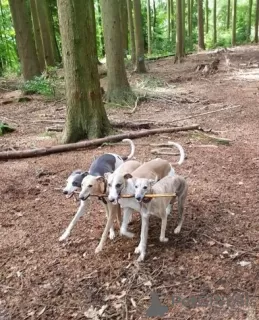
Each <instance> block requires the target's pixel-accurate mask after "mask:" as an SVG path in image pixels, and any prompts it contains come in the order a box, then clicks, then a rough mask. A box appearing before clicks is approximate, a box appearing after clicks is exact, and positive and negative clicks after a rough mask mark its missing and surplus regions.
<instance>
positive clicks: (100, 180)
mask: <svg viewBox="0 0 259 320" xmlns="http://www.w3.org/2000/svg"><path fill="white" fill-rule="evenodd" d="M96 181H98V182H105V181H104V177H102V176H98V177H96Z"/></svg>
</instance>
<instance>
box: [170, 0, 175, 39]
mask: <svg viewBox="0 0 259 320" xmlns="http://www.w3.org/2000/svg"><path fill="white" fill-rule="evenodd" d="M170 7H171V30H172V36H173V35H174V32H175V17H174V0H171V4H170ZM174 40H175V39H174Z"/></svg>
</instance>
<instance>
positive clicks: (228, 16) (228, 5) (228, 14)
mask: <svg viewBox="0 0 259 320" xmlns="http://www.w3.org/2000/svg"><path fill="white" fill-rule="evenodd" d="M230 12H231V1H230V0H228V4H227V29H229V28H230Z"/></svg>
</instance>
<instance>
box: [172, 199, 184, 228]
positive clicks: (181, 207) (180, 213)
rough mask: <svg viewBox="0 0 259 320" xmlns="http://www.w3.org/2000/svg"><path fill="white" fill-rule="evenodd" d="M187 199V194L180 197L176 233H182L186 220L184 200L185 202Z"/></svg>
mask: <svg viewBox="0 0 259 320" xmlns="http://www.w3.org/2000/svg"><path fill="white" fill-rule="evenodd" d="M185 199H186V194H183V195H181V196H179V197H178V225H177V227H176V228H175V229H174V233H175V234H178V233H180V231H181V229H182V225H183V222H184V202H185Z"/></svg>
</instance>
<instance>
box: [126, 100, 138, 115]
mask: <svg viewBox="0 0 259 320" xmlns="http://www.w3.org/2000/svg"><path fill="white" fill-rule="evenodd" d="M138 102H139V96H137V99H136V101H135V106H134V108H133V109H132V110H131V111H128V112H124V113H125V114H132V113H134V112H135V111H136V110H137V107H138Z"/></svg>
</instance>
